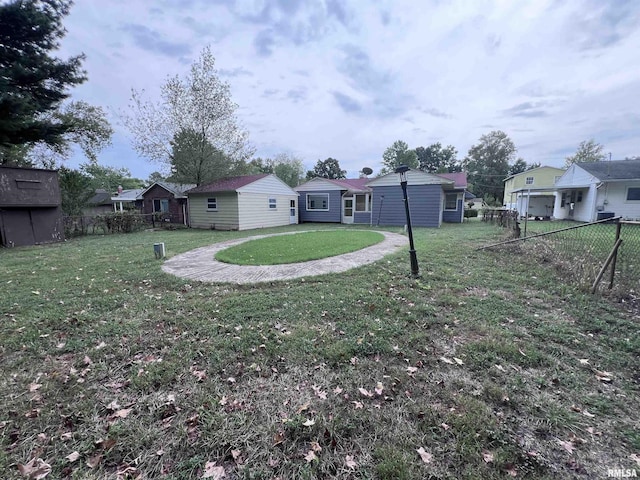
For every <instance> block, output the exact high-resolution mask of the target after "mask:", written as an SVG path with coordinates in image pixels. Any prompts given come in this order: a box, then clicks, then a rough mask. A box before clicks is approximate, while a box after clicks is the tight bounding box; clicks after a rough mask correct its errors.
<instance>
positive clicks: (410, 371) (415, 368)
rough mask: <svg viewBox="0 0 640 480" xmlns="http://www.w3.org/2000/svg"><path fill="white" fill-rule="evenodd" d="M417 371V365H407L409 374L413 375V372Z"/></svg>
mask: <svg viewBox="0 0 640 480" xmlns="http://www.w3.org/2000/svg"><path fill="white" fill-rule="evenodd" d="M417 371H418V368H417V367H407V373H408V374H409V375H413V374H414V373H416V372H417Z"/></svg>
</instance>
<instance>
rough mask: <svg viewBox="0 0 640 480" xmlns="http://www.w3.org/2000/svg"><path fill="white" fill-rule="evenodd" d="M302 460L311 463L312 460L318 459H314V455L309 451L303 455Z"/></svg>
mask: <svg viewBox="0 0 640 480" xmlns="http://www.w3.org/2000/svg"><path fill="white" fill-rule="evenodd" d="M304 459H305V460H306V461H307V463H311V462H313V461H314V460H317V459H318V457H316V454H315V453H314V451H313V450H309V452H308V453H307V454H306V455H305V457H304Z"/></svg>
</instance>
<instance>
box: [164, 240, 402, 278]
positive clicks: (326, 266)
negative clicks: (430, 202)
mask: <svg viewBox="0 0 640 480" xmlns="http://www.w3.org/2000/svg"><path fill="white" fill-rule="evenodd" d="M297 233H303V232H288V233H280V234H275V235H295V234H297ZM378 233H381V234H382V235H384V237H385V238H384V240H383V241H382V242H380V243H378V244H376V245H372V246H370V247H367V248H363V249H362V250H358V251H356V252H351V253H345V254H344V255H336V256H335V257H328V258H323V259H321V260H311V261H309V262H302V263H289V264H286V265H265V266H261V265H233V264H230V263H222V262H219V261H217V260H216V259H215V258H214V255H215V254H216V253H217V252H219V251H220V250H224V249H225V248H229V247H232V246H234V245H238V244H240V243H244V242H248V241H249V240H256V239H258V238H265V237H272V236H273V235H256V236H253V237H247V238H240V239H236V240H229V241H227V242H221V243H216V244H214V245H209V246H207V247H201V248H196V249H195V250H191V251H189V252H185V253H181V254H179V255H176V256H175V257H172V258H170V259H168V260H166V261H165V262H164V264H163V265H162V270H164V271H165V272H167V273H171V274H173V275H177V276H178V277H183V278H190V279H193V280H200V281H202V282H222V283H238V284H246V283H259V282H271V281H274V280H289V279H293V278H301V277H312V276H315V275H324V274H327V273H336V272H345V271H347V270H351V269H352V268H356V267H360V266H362V265H366V264H369V263H373V262H375V261H377V260H380V259H381V258H383V257H384V256H386V255H389V254H390V253H394V252H396V251H397V250H398V249H400V248H402V247H404V246H406V245H407V244H408V243H409V240H408V239H407V237H405V236H403V235H398V234H397V233H390V232H378Z"/></svg>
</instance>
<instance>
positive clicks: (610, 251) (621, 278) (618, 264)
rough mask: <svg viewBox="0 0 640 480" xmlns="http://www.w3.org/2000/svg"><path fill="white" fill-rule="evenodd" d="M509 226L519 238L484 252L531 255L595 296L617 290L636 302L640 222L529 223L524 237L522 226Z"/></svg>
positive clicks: (639, 283)
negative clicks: (494, 251) (497, 251)
mask: <svg viewBox="0 0 640 480" xmlns="http://www.w3.org/2000/svg"><path fill="white" fill-rule="evenodd" d="M492 223H494V224H497V225H500V223H499V222H492ZM518 223H520V224H518ZM567 225H570V226H567ZM503 226H504V227H505V228H508V229H510V230H511V231H512V232H513V233H512V234H511V236H512V237H516V238H512V239H511V240H506V241H504V242H500V243H498V244H495V245H489V246H487V247H482V248H483V249H496V250H501V251H508V252H510V253H511V254H517V255H526V256H528V257H530V258H531V259H532V261H536V262H538V263H543V264H548V265H550V266H553V267H554V268H556V270H557V271H558V273H559V274H561V275H562V276H564V277H565V278H567V279H568V280H569V281H570V282H572V283H576V284H578V285H579V286H580V287H581V288H584V289H589V290H591V291H592V292H595V291H600V292H606V291H611V292H613V293H615V294H617V295H619V296H622V297H629V298H634V299H635V298H636V297H637V296H638V295H640V223H639V222H626V221H619V219H614V220H611V219H609V220H602V221H599V222H592V223H585V224H578V225H576V224H575V222H529V225H528V229H527V236H526V237H525V236H521V235H520V234H521V232H522V228H523V227H522V225H521V222H518V221H515V224H513V223H510V224H506V223H505V225H503ZM561 227H562V228H561Z"/></svg>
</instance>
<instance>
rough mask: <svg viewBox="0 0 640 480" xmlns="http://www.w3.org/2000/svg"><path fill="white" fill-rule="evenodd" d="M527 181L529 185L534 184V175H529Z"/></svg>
mask: <svg viewBox="0 0 640 480" xmlns="http://www.w3.org/2000/svg"><path fill="white" fill-rule="evenodd" d="M525 183H526V184H527V185H533V177H527V179H526V180H525Z"/></svg>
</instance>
